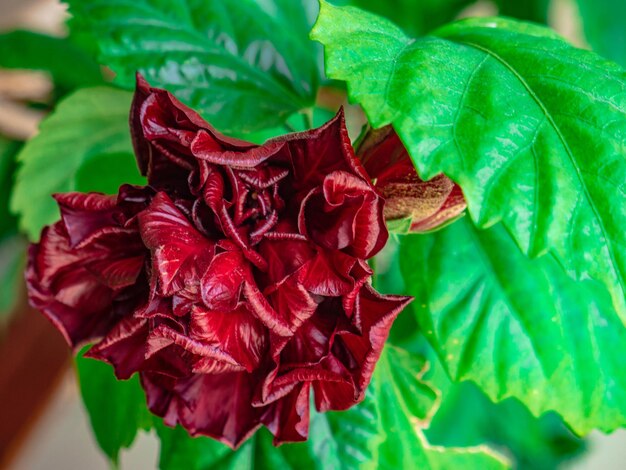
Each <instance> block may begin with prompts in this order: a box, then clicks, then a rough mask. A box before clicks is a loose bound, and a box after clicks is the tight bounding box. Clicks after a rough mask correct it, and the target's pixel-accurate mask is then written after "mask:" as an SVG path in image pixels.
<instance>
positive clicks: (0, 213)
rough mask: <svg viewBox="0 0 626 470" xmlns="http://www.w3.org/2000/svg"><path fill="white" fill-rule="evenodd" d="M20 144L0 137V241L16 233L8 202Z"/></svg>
mask: <svg viewBox="0 0 626 470" xmlns="http://www.w3.org/2000/svg"><path fill="white" fill-rule="evenodd" d="M20 146H21V143H20V142H14V141H11V140H7V139H5V138H4V137H2V136H0V240H2V239H3V238H5V237H7V236H10V235H12V234H14V233H15V232H16V226H17V220H16V218H15V217H14V216H13V215H12V214H11V212H10V211H9V200H10V198H11V189H12V186H13V176H14V173H15V166H16V165H15V157H16V155H17V152H18V151H19V149H20Z"/></svg>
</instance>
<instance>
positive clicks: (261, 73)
mask: <svg viewBox="0 0 626 470" xmlns="http://www.w3.org/2000/svg"><path fill="white" fill-rule="evenodd" d="M68 3H69V5H70V12H71V13H72V14H73V15H74V18H73V19H72V20H71V22H70V28H71V29H72V33H73V34H75V35H77V36H78V37H82V38H83V40H84V38H85V37H87V38H89V40H90V41H92V42H94V43H96V45H97V48H98V50H99V60H100V61H101V62H102V63H103V64H106V65H108V66H109V67H111V68H112V69H113V71H114V72H116V74H117V76H116V82H117V83H118V84H120V85H121V86H123V87H126V88H129V89H130V88H133V87H134V84H135V78H134V75H135V72H136V71H139V72H141V73H142V74H143V75H144V76H145V77H146V79H147V80H148V81H149V82H150V83H151V84H152V85H154V86H159V87H165V88H167V89H169V90H170V91H172V92H173V93H174V94H176V96H177V97H178V98H180V99H181V100H182V101H184V102H186V103H187V104H189V105H191V106H192V107H194V108H196V109H197V110H198V111H200V113H202V114H203V115H204V116H205V117H206V118H207V119H209V120H210V121H211V123H212V124H213V125H215V126H216V127H218V128H219V129H220V130H222V131H224V132H239V133H241V132H252V131H256V130H261V129H264V128H268V127H274V126H278V125H280V124H282V122H284V121H285V120H286V119H287V118H288V117H289V116H290V115H291V114H293V113H295V112H297V111H299V110H301V109H304V108H308V107H310V106H312V105H313V103H314V102H315V95H316V91H317V86H318V82H319V79H320V71H319V66H318V62H319V61H318V49H317V47H318V46H317V45H316V44H315V43H313V42H312V41H310V40H309V38H308V32H309V30H310V27H311V25H312V22H313V20H314V19H315V15H316V13H317V4H316V2H313V1H310V0H263V1H256V0H221V1H219V2H218V1H195V0H176V1H170V0H135V1H133V2H128V1H126V0H69V1H68Z"/></svg>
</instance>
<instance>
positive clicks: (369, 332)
mask: <svg viewBox="0 0 626 470" xmlns="http://www.w3.org/2000/svg"><path fill="white" fill-rule="evenodd" d="M411 301H412V298H411V297H402V296H395V295H381V294H379V293H378V292H376V291H375V290H374V289H373V288H372V287H371V286H370V285H369V284H365V285H364V286H363V287H362V288H361V291H360V292H359V295H358V297H357V299H356V304H355V313H354V316H355V317H356V318H358V321H359V322H360V324H361V330H362V333H355V332H352V331H348V330H344V331H340V332H338V333H337V336H336V338H335V341H334V343H333V355H334V356H335V357H336V358H337V359H339V360H340V362H341V363H342V364H343V365H344V366H345V367H346V368H347V369H348V370H349V371H350V374H351V375H352V376H353V379H354V383H355V385H356V389H357V391H358V392H359V397H360V398H362V397H363V394H364V393H365V389H366V387H367V385H368V384H369V382H370V379H371V376H372V373H373V371H374V366H375V365H376V362H377V361H378V358H379V357H380V353H381V352H382V349H383V346H384V345H385V341H386V340H387V337H388V336H389V330H390V329H391V325H392V324H393V321H394V320H395V319H396V317H397V316H398V314H399V313H400V312H401V311H402V310H403V309H404V308H405V307H406V306H407V305H408V304H409V303H410V302H411ZM326 395H328V396H329V397H330V398H331V399H332V398H333V397H334V394H332V393H330V394H326ZM316 396H317V395H316ZM333 403H334V402H333V401H332V400H330V401H328V402H327V403H326V404H325V405H328V407H329V408H325V406H324V407H321V408H320V407H319V406H318V409H319V410H320V411H322V410H324V409H337V408H335V406H334V404H333Z"/></svg>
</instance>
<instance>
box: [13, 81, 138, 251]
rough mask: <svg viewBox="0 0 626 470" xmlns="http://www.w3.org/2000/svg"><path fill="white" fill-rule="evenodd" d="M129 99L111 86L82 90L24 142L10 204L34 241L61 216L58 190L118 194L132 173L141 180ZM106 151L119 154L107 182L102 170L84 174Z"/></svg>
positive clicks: (107, 175)
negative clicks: (131, 133)
mask: <svg viewBox="0 0 626 470" xmlns="http://www.w3.org/2000/svg"><path fill="white" fill-rule="evenodd" d="M130 99H131V95H130V93H127V92H125V91H120V90H115V89H112V88H87V89H81V90H79V91H77V92H75V93H73V94H72V95H70V96H68V97H67V98H65V99H64V100H63V101H62V102H61V103H60V104H59V105H58V107H57V109H56V111H55V112H54V113H53V114H52V115H50V116H49V117H48V118H46V119H45V120H44V121H43V123H42V124H41V129H40V132H39V134H38V135H37V136H36V137H34V138H33V139H32V140H30V141H29V142H28V143H27V144H26V145H25V146H24V148H23V149H22V151H21V152H20V154H19V156H18V161H19V162H20V164H21V166H20V168H19V170H18V175H17V181H16V184H15V188H14V191H13V195H12V200H11V209H12V210H13V211H14V212H15V213H17V214H18V215H19V218H20V227H21V229H22V230H24V231H25V232H26V233H27V235H28V236H29V238H30V239H31V240H37V239H38V238H39V232H40V231H41V229H42V227H43V226H44V225H47V224H50V223H52V222H54V221H55V220H56V219H57V218H58V217H59V213H58V209H57V205H56V202H55V201H54V199H52V197H51V195H52V194H53V193H61V192H69V191H75V190H77V189H81V190H92V189H93V190H99V191H105V192H107V193H115V192H117V189H118V187H119V186H120V185H121V184H123V183H127V182H132V181H128V179H129V175H133V174H134V175H135V176H134V181H135V182H141V181H142V179H141V177H140V176H139V172H138V170H137V164H136V163H135V159H134V157H133V154H132V146H131V143H130V133H129V130H128V111H129V108H130ZM120 154H122V155H124V157H120ZM103 155H116V157H115V158H112V159H111V162H110V166H109V168H108V169H107V170H106V171H104V177H103V178H105V179H106V181H108V183H107V184H106V185H104V184H103V181H104V180H101V179H100V176H101V175H102V173H100V172H98V173H95V172H93V171H90V172H89V173H85V172H82V173H81V167H82V166H83V165H85V164H89V165H94V166H95V167H99V168H102V167H103V166H106V165H103V162H102V159H103V158H104V157H103ZM92 159H94V163H91V160H92ZM96 162H97V163H96ZM92 168H93V167H92ZM79 186H80V187H79Z"/></svg>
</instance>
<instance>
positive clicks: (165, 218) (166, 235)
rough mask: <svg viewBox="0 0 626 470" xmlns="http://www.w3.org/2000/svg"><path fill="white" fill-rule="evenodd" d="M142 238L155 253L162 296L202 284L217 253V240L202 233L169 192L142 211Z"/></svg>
mask: <svg viewBox="0 0 626 470" xmlns="http://www.w3.org/2000/svg"><path fill="white" fill-rule="evenodd" d="M139 226H140V232H141V237H142V239H143V241H144V243H145V245H146V247H148V248H149V249H150V251H151V252H152V270H153V273H154V275H155V276H156V278H157V280H158V284H159V293H160V294H161V295H171V294H173V293H175V292H177V291H179V290H182V289H184V288H185V286H186V285H188V284H190V283H195V284H199V282H200V278H201V277H202V274H203V273H204V271H205V270H206V268H207V266H208V265H209V263H210V261H211V259H212V257H213V252H214V248H215V247H214V243H213V242H211V241H210V240H208V239H206V238H205V237H204V236H203V235H202V234H201V233H200V232H198V231H197V230H196V229H195V227H193V225H192V224H191V222H190V221H189V220H188V219H187V217H185V215H184V214H183V213H182V212H181V211H180V210H179V209H178V208H177V207H176V206H175V205H174V203H173V202H172V200H171V199H170V198H169V197H168V196H167V195H166V194H165V193H157V195H156V196H155V197H154V199H153V200H152V202H151V203H150V207H148V209H146V210H145V211H144V212H142V213H141V214H139Z"/></svg>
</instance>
